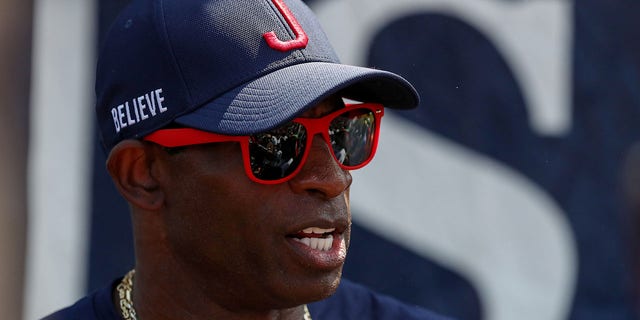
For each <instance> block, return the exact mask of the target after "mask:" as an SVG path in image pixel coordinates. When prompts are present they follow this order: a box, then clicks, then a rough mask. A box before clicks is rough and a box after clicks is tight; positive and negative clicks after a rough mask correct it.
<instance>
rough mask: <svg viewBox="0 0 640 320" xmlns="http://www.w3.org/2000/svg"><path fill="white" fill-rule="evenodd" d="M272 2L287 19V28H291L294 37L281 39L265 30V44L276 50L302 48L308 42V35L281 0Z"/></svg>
mask: <svg viewBox="0 0 640 320" xmlns="http://www.w3.org/2000/svg"><path fill="white" fill-rule="evenodd" d="M271 1H272V2H273V4H274V5H275V6H276V8H278V11H280V14H282V16H283V17H284V20H285V21H287V24H288V25H289V28H291V30H293V34H295V36H296V38H295V39H293V40H287V41H282V40H280V39H278V37H277V36H276V33H275V32H274V31H271V32H267V33H265V34H263V35H262V36H263V37H264V39H265V40H267V44H268V45H269V47H271V48H273V49H275V50H278V51H283V52H284V51H289V50H295V49H302V48H305V47H306V46H307V43H308V42H309V37H307V34H306V33H305V32H304V30H303V29H302V27H301V26H300V23H298V20H296V17H294V16H293V13H291V11H290V10H289V8H288V7H287V5H286V4H284V2H283V0H271Z"/></svg>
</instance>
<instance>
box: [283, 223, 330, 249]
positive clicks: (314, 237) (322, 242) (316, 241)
mask: <svg viewBox="0 0 640 320" xmlns="http://www.w3.org/2000/svg"><path fill="white" fill-rule="evenodd" d="M335 231H336V229H335V228H330V229H323V228H318V227H310V228H306V229H304V230H301V231H299V232H297V233H295V234H293V235H291V236H290V237H291V238H292V239H293V240H295V241H298V242H300V243H303V244H305V245H306V246H308V247H310V248H311V249H314V250H319V251H329V250H331V247H332V246H333V238H334V232H335Z"/></svg>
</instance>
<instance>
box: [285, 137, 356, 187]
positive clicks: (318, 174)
mask: <svg viewBox="0 0 640 320" xmlns="http://www.w3.org/2000/svg"><path fill="white" fill-rule="evenodd" d="M329 148H330V147H329V146H328V145H327V143H326V142H325V141H324V140H323V139H322V137H320V136H319V135H316V136H315V137H314V138H313V142H312V143H311V150H309V156H308V157H307V161H306V162H305V163H304V164H303V167H302V169H301V170H300V172H299V173H298V174H297V175H296V176H295V177H293V178H292V179H291V180H289V185H290V186H291V189H292V190H293V191H294V192H296V193H303V192H307V193H310V194H317V195H319V196H322V197H323V198H326V199H331V198H335V197H337V196H339V195H341V194H342V193H343V192H344V191H345V190H347V189H348V188H349V187H350V186H351V182H352V177H351V173H349V171H348V170H345V169H342V167H340V165H339V164H338V163H337V162H336V160H335V159H334V157H333V155H332V151H331V149H329Z"/></svg>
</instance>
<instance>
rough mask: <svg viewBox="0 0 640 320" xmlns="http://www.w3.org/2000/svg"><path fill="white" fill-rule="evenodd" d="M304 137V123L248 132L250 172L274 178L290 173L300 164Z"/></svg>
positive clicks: (267, 178) (304, 142) (270, 178)
mask: <svg viewBox="0 0 640 320" xmlns="http://www.w3.org/2000/svg"><path fill="white" fill-rule="evenodd" d="M306 141H307V132H306V130H305V128H304V126H303V125H301V124H299V123H295V122H291V123H289V124H287V125H284V126H282V127H279V128H277V129H274V130H271V131H268V132H264V133H259V134H255V135H252V136H251V138H250V140H249V155H250V163H251V170H252V171H253V174H254V176H255V177H256V178H258V179H261V180H278V179H281V178H284V177H286V176H288V175H289V174H291V173H292V172H293V171H295V170H296V168H297V167H298V166H299V165H300V161H301V158H302V155H303V153H304V148H305V145H306Z"/></svg>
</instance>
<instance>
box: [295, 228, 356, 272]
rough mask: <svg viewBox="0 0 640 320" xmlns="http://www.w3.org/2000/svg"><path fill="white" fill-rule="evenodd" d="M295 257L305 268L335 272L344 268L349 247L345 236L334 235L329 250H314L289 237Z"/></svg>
mask: <svg viewBox="0 0 640 320" xmlns="http://www.w3.org/2000/svg"><path fill="white" fill-rule="evenodd" d="M286 241H287V242H288V243H289V245H290V247H291V249H292V251H293V253H294V256H296V257H297V258H296V259H297V260H298V261H300V263H301V264H302V265H304V266H305V267H310V268H314V269H321V270H334V269H336V268H339V267H342V265H343V264H344V261H345V259H346V256H347V246H346V242H345V239H344V236H343V234H336V235H335V236H333V235H332V241H331V246H330V247H329V248H328V249H327V250H324V249H313V248H311V246H309V245H307V244H305V243H303V242H302V241H300V240H299V239H296V238H294V237H287V238H286Z"/></svg>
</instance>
